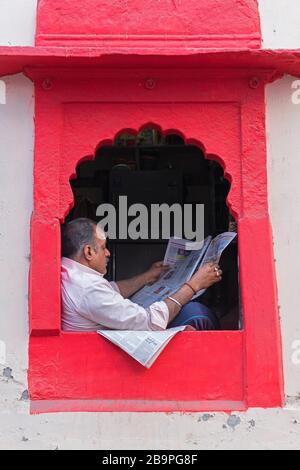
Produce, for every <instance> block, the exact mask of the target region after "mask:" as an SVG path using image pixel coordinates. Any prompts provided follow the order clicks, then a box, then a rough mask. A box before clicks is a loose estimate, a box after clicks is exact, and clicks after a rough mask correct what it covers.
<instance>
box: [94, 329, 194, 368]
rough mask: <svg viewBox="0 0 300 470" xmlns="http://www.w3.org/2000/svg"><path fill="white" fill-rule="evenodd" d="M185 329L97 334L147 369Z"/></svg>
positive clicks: (103, 331) (99, 331)
mask: <svg viewBox="0 0 300 470" xmlns="http://www.w3.org/2000/svg"><path fill="white" fill-rule="evenodd" d="M185 328H186V325H184V326H177V327H175V328H169V329H167V330H163V331H129V330H98V331H97V333H99V334H100V335H102V336H104V337H105V338H107V339H109V340H110V341H111V342H112V343H114V344H115V345H117V346H119V347H120V348H121V349H123V351H125V352H126V353H127V354H129V355H130V356H132V357H133V358H134V359H136V360H137V361H138V362H139V363H140V364H142V365H143V366H144V367H146V368H147V369H149V367H151V366H152V364H153V363H154V361H155V360H156V359H157V357H158V356H159V354H160V353H161V352H162V351H163V349H164V348H165V347H166V346H167V344H168V343H169V341H171V339H172V338H173V337H174V336H175V335H176V334H177V333H178V332H179V331H183V330H184V329H185Z"/></svg>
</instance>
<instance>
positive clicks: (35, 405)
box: [30, 400, 247, 414]
mask: <svg viewBox="0 0 300 470" xmlns="http://www.w3.org/2000/svg"><path fill="white" fill-rule="evenodd" d="M246 409H247V407H246V404H245V403H244V402H242V401H241V402H239V401H222V400H211V401H172V400H170V401H164V400H35V401H31V402H30V413H31V414H41V413H60V412H64V413H66V412H86V411H89V412H109V411H114V412H128V411H130V412H141V411H142V412H152V413H153V412H163V413H170V412H176V411H180V412H184V413H189V412H204V411H210V412H218V411H222V412H225V413H226V412H228V413H229V412H232V411H246Z"/></svg>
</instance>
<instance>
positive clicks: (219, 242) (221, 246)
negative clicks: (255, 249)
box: [193, 232, 237, 299]
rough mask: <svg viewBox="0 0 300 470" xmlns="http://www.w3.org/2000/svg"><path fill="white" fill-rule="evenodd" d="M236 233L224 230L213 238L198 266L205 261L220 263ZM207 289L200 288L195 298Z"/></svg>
mask: <svg viewBox="0 0 300 470" xmlns="http://www.w3.org/2000/svg"><path fill="white" fill-rule="evenodd" d="M236 235H237V234H236V233H234V232H224V233H221V234H220V235H218V236H217V237H215V238H214V239H213V240H211V242H210V244H209V247H208V249H207V251H206V253H205V255H204V256H203V258H202V260H201V262H200V263H199V266H198V267H199V268H200V266H203V265H204V264H205V263H219V261H220V258H221V255H222V253H223V251H224V250H225V248H226V247H227V246H228V245H229V243H230V242H232V240H233V239H234V238H235V237H236ZM205 291H206V289H202V290H200V291H199V292H197V294H195V295H194V297H193V299H195V298H197V297H199V296H200V295H202V294H204V292H205Z"/></svg>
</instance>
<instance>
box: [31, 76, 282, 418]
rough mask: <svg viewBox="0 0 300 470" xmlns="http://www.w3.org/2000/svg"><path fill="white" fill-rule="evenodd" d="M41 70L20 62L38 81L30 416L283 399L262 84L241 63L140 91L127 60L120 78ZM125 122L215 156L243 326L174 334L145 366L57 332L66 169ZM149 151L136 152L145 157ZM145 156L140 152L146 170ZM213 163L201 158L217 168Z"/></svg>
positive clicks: (92, 340)
mask: <svg viewBox="0 0 300 470" xmlns="http://www.w3.org/2000/svg"><path fill="white" fill-rule="evenodd" d="M51 72H52V76H53V77H54V79H53V86H52V88H50V89H43V88H42V87H41V86H39V84H40V80H41V79H40V73H41V72H40V71H36V72H35V71H31V74H32V76H33V77H34V80H35V82H36V119H35V122H36V143H35V169H34V173H35V175H34V177H35V180H34V184H35V189H34V200H35V206H34V213H33V217H32V223H31V248H32V250H31V251H32V260H31V273H30V330H31V336H30V346H29V355H30V366H29V391H30V397H31V400H32V402H31V403H32V412H41V411H51V410H52V411H53V410H56V411H57V410H62V411H66V410H73V411H74V410H105V411H108V410H114V411H117V410H119V411H120V410H129V411H143V410H144V411H145V410H148V411H174V410H182V411H196V410H236V409H245V408H247V407H249V406H261V407H271V406H280V405H281V404H282V369H281V345H280V333H279V324H278V313H277V299H276V279H275V274H274V261H273V251H272V235H271V227H270V221H269V215H268V204H267V178H266V149H265V128H264V112H265V106H264V86H263V83H262V82H261V84H260V85H259V86H257V87H256V88H249V86H248V80H245V71H241V72H238V71H235V74H233V73H231V75H230V74H228V73H227V71H226V70H218V73H213V74H212V73H211V72H209V71H207V72H206V71H205V70H201V75H200V74H199V73H198V72H197V71H194V70H188V69H187V70H182V69H181V70H180V71H179V70H176V69H174V70H173V71H172V73H171V74H170V71H169V72H168V73H167V74H166V73H165V71H164V70H159V69H156V70H155V75H156V83H157V87H156V88H155V89H151V90H150V89H147V88H145V87H141V86H140V83H143V81H144V80H145V71H144V70H133V71H130V70H127V71H126V70H124V72H123V79H122V85H120V80H119V74H118V73H117V72H115V71H113V70H112V71H110V72H108V71H106V73H105V74H103V72H96V71H95V72H94V73H93V75H92V76H89V75H86V74H85V72H84V71H83V70H78V71H77V73H76V74H75V77H76V78H74V71H72V75H71V73H70V74H69V72H66V71H65V72H57V75H55V71H54V70H52V71H51ZM229 75H230V76H229ZM124 123H126V125H127V126H128V129H132V130H133V131H134V132H133V133H134V135H138V134H139V132H140V131H142V130H143V129H145V127H147V125H146V124H147V123H155V125H156V129H159V130H160V132H161V135H162V136H163V138H167V136H169V135H176V136H177V137H176V138H178V135H180V136H181V137H182V138H183V139H184V144H185V146H187V147H188V148H189V150H188V151H191V152H192V151H193V152H194V151H195V152H196V151H197V152H198V154H199V161H200V160H201V159H203V157H205V158H204V159H203V161H205V162H207V161H208V160H209V161H212V162H217V163H218V164H219V165H220V166H221V168H222V169H223V170H224V178H225V180H226V181H228V182H229V183H230V191H229V193H228V195H227V207H228V208H229V210H230V212H231V214H232V215H233V217H234V219H235V220H236V222H237V225H238V234H239V241H238V251H239V272H240V289H241V301H242V305H243V320H244V324H243V325H242V328H241V329H239V330H238V329H237V328H235V329H233V330H228V329H226V330H224V331H211V332H199V333H196V334H195V333H193V332H185V333H183V334H182V335H178V336H177V337H176V338H174V340H173V341H172V342H171V343H170V344H169V345H168V348H166V350H165V351H164V352H163V354H162V355H161V356H160V357H159V359H158V360H157V362H156V363H155V365H154V366H153V368H151V369H150V370H144V369H143V368H142V366H140V365H139V364H135V363H134V361H133V360H132V359H131V358H130V357H129V356H126V355H125V353H123V352H122V351H120V350H119V349H116V348H115V347H114V346H113V345H112V344H109V343H107V342H105V340H103V339H102V338H100V337H99V335H97V334H96V333H95V334H93V333H63V332H61V331H60V224H61V223H62V222H63V221H64V220H65V218H66V217H67V215H68V214H69V213H70V210H71V209H72V207H73V204H74V196H73V192H72V188H71V186H70V179H71V181H72V185H73V190H75V192H76V191H78V188H77V189H75V187H76V184H77V183H78V181H79V180H80V179H81V178H83V177H84V176H83V173H82V172H83V168H84V166H85V165H87V166H88V165H89V164H90V163H89V162H84V161H85V160H86V158H83V156H85V155H93V157H94V158H95V160H94V162H96V160H97V157H98V156H99V155H100V156H101V153H102V152H103V153H104V152H106V153H107V152H112V153H113V152H114V151H115V149H113V144H114V139H115V137H116V133H117V132H118V131H119V130H120V129H123V128H124ZM170 145H171V144H170ZM174 145H178V146H180V145H181V144H179V142H177V143H176V144H174ZM187 147H186V148H185V150H186V149H187ZM109 148H110V150H109ZM120 149H121V147H120V148H119V150H120ZM191 149H193V150H191ZM140 150H141V149H140ZM144 150H145V149H144ZM146 153H147V152H146ZM146 153H144V154H143V152H142V155H141V160H142V157H146V156H148V157H149V156H150V157H151V155H146ZM201 153H202V155H200V154H201ZM153 156H154V155H153ZM89 158H90V157H89ZM160 158H161V156H159V159H158V160H159V161H160ZM100 160H102V161H104V155H103V156H102V158H100ZM100 160H99V161H100ZM109 160H110V159H109V158H107V161H109ZM154 160H155V159H149V158H144V161H143V162H142V164H143V165H144V168H149V167H151V166H152V165H154V163H155V162H154ZM217 163H212V166H213V167H215V170H216V174H218V171H219V170H217V168H218V167H217V166H216V165H217ZM120 164H124V163H120ZM125 164H126V165H129V162H128V161H127V163H125ZM132 165H133V163H132ZM76 168H77V171H78V172H79V173H77V174H76ZM223 170H222V172H223ZM145 171H149V172H150V171H151V170H145ZM76 177H77V183H76ZM101 177H102V176H101V174H100V173H99V178H101ZM222 177H223V175H222ZM226 184H227V183H226ZM224 188H225V186H224ZM224 188H223V189H224ZM227 190H228V187H227V189H226V191H227ZM226 191H225V192H226ZM224 197H225V194H224ZM222 207H223V209H224V206H222ZM223 209H222V210H223ZM220 210H221V207H220ZM117 249H118V247H116V250H117ZM117 269H118V268H117ZM120 275H121V274H120Z"/></svg>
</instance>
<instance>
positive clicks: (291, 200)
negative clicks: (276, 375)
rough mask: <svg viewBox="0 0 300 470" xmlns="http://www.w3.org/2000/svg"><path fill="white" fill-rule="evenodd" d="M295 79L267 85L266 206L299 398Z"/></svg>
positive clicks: (289, 383)
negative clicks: (270, 223) (269, 216)
mask: <svg viewBox="0 0 300 470" xmlns="http://www.w3.org/2000/svg"><path fill="white" fill-rule="evenodd" d="M295 80H296V79H295V78H293V77H289V76H285V77H284V78H283V79H282V80H278V81H276V82H275V83H272V84H270V85H268V86H267V90H266V104H267V148H268V185H269V188H268V189H269V207H270V215H271V220H272V226H273V237H274V250H275V259H276V273H277V284H278V298H279V307H280V318H281V331H282V339H283V353H284V375H285V394H286V395H287V396H289V397H296V396H298V395H299V397H300V317H299V312H300V295H299V294H300V290H299V268H298V266H299V262H300V219H299V213H300V179H299V178H300V138H299V135H300V100H298V101H299V104H296V102H297V100H295V99H294V100H292V96H293V94H294V93H295V91H296V90H295V89H294V88H292V84H293V83H294V82H295ZM299 85H300V82H299ZM299 88H300V87H299ZM299 95H300V94H299V93H298V96H299ZM293 101H295V103H293ZM297 350H298V351H299V352H298V353H297Z"/></svg>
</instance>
